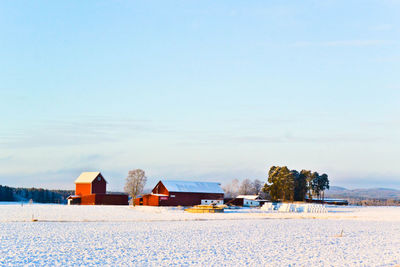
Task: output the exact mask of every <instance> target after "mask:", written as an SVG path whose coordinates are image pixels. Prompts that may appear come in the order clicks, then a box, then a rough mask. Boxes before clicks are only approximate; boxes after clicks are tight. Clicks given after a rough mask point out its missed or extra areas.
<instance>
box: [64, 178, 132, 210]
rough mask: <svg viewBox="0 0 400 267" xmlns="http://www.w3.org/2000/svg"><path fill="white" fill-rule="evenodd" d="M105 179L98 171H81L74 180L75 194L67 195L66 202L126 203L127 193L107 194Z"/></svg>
mask: <svg viewBox="0 0 400 267" xmlns="http://www.w3.org/2000/svg"><path fill="white" fill-rule="evenodd" d="M106 189H107V181H106V180H105V179H104V177H103V175H102V174H101V173H100V172H82V173H81V175H79V177H78V178H77V179H76V180H75V195H73V196H69V197H68V204H80V205H128V195H126V194H107V193H106Z"/></svg>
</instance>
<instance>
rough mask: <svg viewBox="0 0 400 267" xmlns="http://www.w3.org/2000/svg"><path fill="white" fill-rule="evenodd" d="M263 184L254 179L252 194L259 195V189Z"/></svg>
mask: <svg viewBox="0 0 400 267" xmlns="http://www.w3.org/2000/svg"><path fill="white" fill-rule="evenodd" d="M263 185H264V184H263V183H262V182H261V181H260V180H258V179H255V180H254V181H253V192H252V194H254V195H259V194H260V193H261V189H262V188H263Z"/></svg>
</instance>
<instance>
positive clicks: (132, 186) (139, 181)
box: [124, 169, 147, 205]
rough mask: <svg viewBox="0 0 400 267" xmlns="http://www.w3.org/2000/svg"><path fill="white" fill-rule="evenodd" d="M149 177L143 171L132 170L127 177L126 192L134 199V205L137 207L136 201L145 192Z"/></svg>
mask: <svg viewBox="0 0 400 267" xmlns="http://www.w3.org/2000/svg"><path fill="white" fill-rule="evenodd" d="M146 181H147V177H146V175H145V173H144V171H143V170H141V169H136V170H131V171H129V173H128V177H126V183H125V187H124V190H125V192H126V193H128V194H129V195H130V196H131V197H132V204H133V205H135V199H136V197H137V196H138V195H140V194H141V193H142V191H143V188H144V186H145V184H146Z"/></svg>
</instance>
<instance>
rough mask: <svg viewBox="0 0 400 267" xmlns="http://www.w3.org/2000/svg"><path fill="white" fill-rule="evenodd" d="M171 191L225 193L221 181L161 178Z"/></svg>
mask: <svg viewBox="0 0 400 267" xmlns="http://www.w3.org/2000/svg"><path fill="white" fill-rule="evenodd" d="M161 182H162V183H163V185H164V186H165V188H167V190H168V191H169V192H190V193H218V194H223V193H224V190H222V188H221V186H220V183H214V182H192V181H175V180H161Z"/></svg>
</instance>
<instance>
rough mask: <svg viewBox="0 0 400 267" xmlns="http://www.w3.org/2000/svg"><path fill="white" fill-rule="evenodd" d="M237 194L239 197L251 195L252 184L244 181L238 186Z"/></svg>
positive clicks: (249, 181) (248, 180)
mask: <svg viewBox="0 0 400 267" xmlns="http://www.w3.org/2000/svg"><path fill="white" fill-rule="evenodd" d="M239 193H240V194H241V195H250V194H253V184H252V182H251V180H250V179H244V180H243V181H242V184H241V185H240V189H239Z"/></svg>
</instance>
